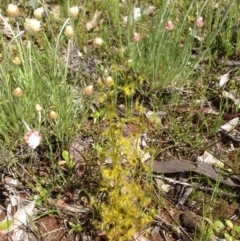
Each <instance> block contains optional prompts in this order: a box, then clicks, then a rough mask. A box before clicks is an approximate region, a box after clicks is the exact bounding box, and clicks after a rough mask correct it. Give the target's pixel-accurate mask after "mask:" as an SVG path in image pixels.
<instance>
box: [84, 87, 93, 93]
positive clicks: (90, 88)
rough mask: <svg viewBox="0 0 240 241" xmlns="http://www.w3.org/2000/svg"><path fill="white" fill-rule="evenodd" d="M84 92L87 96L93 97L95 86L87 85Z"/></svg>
mask: <svg viewBox="0 0 240 241" xmlns="http://www.w3.org/2000/svg"><path fill="white" fill-rule="evenodd" d="M84 92H85V94H87V95H91V94H92V93H93V85H87V86H86V87H85V88H84Z"/></svg>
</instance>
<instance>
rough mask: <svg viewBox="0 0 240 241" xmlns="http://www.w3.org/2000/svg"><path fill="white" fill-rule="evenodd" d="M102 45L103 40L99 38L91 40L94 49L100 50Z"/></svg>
mask: <svg viewBox="0 0 240 241" xmlns="http://www.w3.org/2000/svg"><path fill="white" fill-rule="evenodd" d="M102 45H103V40H102V39H101V38H95V39H94V40H93V46H94V47H95V48H100V47H101V46H102Z"/></svg>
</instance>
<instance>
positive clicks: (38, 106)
mask: <svg viewBox="0 0 240 241" xmlns="http://www.w3.org/2000/svg"><path fill="white" fill-rule="evenodd" d="M35 110H36V111H37V112H40V111H41V110H42V106H41V105H39V104H36V106H35Z"/></svg>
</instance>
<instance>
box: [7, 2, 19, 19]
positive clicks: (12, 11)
mask: <svg viewBox="0 0 240 241" xmlns="http://www.w3.org/2000/svg"><path fill="white" fill-rule="evenodd" d="M6 12H7V15H8V16H9V17H11V18H15V17H18V16H19V14H20V11H19V8H18V6H17V5H14V4H9V5H8V7H7V10H6Z"/></svg>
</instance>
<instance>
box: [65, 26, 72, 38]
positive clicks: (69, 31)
mask: <svg viewBox="0 0 240 241" xmlns="http://www.w3.org/2000/svg"><path fill="white" fill-rule="evenodd" d="M64 34H65V35H66V37H68V38H71V37H72V36H73V35H74V31H73V27H72V26H71V25H68V26H66V28H65V30H64Z"/></svg>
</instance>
